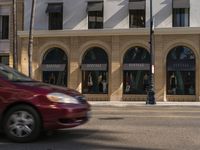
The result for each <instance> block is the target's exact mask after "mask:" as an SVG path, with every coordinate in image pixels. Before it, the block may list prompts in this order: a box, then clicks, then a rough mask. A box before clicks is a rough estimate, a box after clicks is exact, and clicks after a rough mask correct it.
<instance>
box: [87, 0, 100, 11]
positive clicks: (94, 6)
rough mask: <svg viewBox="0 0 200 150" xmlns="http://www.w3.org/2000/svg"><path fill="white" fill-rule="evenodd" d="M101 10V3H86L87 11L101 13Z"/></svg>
mask: <svg viewBox="0 0 200 150" xmlns="http://www.w3.org/2000/svg"><path fill="white" fill-rule="evenodd" d="M102 10H103V2H101V1H97V2H96V1H95V2H88V6H87V11H102Z"/></svg>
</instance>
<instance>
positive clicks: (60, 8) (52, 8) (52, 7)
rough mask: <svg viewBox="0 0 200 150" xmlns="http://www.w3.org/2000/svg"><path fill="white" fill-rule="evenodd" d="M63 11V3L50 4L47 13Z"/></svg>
mask: <svg viewBox="0 0 200 150" xmlns="http://www.w3.org/2000/svg"><path fill="white" fill-rule="evenodd" d="M62 12H63V4H62V3H59V4H55V3H54V4H53V3H52V4H48V6H47V10H46V13H62Z"/></svg>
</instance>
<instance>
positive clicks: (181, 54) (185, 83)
mask: <svg viewBox="0 0 200 150" xmlns="http://www.w3.org/2000/svg"><path fill="white" fill-rule="evenodd" d="M167 94H169V95H195V55H194V53H193V51H192V50H191V49H189V48H187V47H185V46H178V47H175V48H173V49H172V50H171V51H170V52H169V54H168V55H167Z"/></svg>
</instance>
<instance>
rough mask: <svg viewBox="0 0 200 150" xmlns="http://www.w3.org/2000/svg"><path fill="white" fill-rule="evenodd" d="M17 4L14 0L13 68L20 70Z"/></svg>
mask: <svg viewBox="0 0 200 150" xmlns="http://www.w3.org/2000/svg"><path fill="white" fill-rule="evenodd" d="M16 9H17V4H16V0H13V68H15V69H18V55H17V53H18V52H17V11H16Z"/></svg>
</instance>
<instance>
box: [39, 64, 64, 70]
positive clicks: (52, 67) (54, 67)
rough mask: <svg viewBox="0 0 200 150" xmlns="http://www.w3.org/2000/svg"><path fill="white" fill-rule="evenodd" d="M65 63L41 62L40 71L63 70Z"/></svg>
mask: <svg viewBox="0 0 200 150" xmlns="http://www.w3.org/2000/svg"><path fill="white" fill-rule="evenodd" d="M65 66H66V64H42V71H64V70H65Z"/></svg>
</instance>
